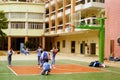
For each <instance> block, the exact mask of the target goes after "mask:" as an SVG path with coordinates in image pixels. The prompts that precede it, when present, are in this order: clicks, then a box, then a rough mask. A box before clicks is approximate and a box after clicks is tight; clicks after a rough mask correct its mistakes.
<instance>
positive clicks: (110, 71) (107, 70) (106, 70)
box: [103, 69, 120, 74]
mask: <svg viewBox="0 0 120 80" xmlns="http://www.w3.org/2000/svg"><path fill="white" fill-rule="evenodd" d="M103 70H104V71H107V72H112V73H117V74H120V72H117V71H111V70H105V69H103Z"/></svg>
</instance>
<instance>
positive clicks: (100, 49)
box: [76, 18, 106, 63]
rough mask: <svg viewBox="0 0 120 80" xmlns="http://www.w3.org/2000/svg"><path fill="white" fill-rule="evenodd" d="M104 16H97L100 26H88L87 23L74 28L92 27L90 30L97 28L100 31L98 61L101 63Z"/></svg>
mask: <svg viewBox="0 0 120 80" xmlns="http://www.w3.org/2000/svg"><path fill="white" fill-rule="evenodd" d="M105 19H106V18H99V19H98V20H99V21H100V27H95V26H89V25H79V26H77V27H76V28H80V29H92V30H96V29H97V30H99V31H100V38H99V46H100V47H99V61H100V62H101V63H104V48H105V47H104V42H105V39H104V37H105V28H104V20H105Z"/></svg>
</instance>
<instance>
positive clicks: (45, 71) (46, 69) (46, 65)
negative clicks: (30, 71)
mask: <svg viewBox="0 0 120 80" xmlns="http://www.w3.org/2000/svg"><path fill="white" fill-rule="evenodd" d="M50 70H51V65H50V63H48V62H45V63H44V64H43V70H42V71H41V74H42V75H45V74H46V75H48V74H49V72H50Z"/></svg>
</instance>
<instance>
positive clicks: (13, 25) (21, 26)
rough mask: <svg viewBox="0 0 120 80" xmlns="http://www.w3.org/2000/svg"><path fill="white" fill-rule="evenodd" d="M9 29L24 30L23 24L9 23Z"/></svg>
mask: <svg viewBox="0 0 120 80" xmlns="http://www.w3.org/2000/svg"><path fill="white" fill-rule="evenodd" d="M11 28H12V29H24V28H25V22H11Z"/></svg>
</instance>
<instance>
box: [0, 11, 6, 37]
mask: <svg viewBox="0 0 120 80" xmlns="http://www.w3.org/2000/svg"><path fill="white" fill-rule="evenodd" d="M7 28H8V21H7V18H6V17H5V13H4V12H3V11H0V36H1V37H4V36H6V34H5V33H4V32H3V31H2V29H7Z"/></svg>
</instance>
